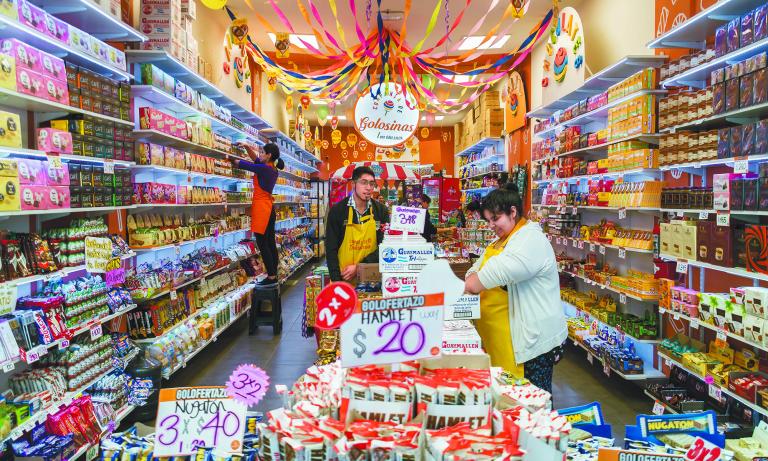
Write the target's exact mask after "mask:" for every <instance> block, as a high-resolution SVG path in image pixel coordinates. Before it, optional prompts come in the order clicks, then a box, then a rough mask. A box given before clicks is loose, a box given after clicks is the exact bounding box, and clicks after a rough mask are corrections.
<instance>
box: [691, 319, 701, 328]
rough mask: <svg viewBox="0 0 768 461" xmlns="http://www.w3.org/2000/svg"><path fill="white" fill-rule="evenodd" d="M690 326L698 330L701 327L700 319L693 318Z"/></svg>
mask: <svg viewBox="0 0 768 461" xmlns="http://www.w3.org/2000/svg"><path fill="white" fill-rule="evenodd" d="M690 327H691V328H693V329H694V330H698V329H699V321H698V320H696V319H691V325H690Z"/></svg>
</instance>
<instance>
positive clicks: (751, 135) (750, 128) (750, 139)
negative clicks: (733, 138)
mask: <svg viewBox="0 0 768 461" xmlns="http://www.w3.org/2000/svg"><path fill="white" fill-rule="evenodd" d="M754 148H755V125H754V124H752V123H748V124H746V125H744V126H742V127H741V155H752V154H753V153H754Z"/></svg>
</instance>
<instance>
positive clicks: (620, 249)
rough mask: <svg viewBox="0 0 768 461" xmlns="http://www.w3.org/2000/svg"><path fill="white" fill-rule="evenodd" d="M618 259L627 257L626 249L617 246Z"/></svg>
mask: <svg viewBox="0 0 768 461" xmlns="http://www.w3.org/2000/svg"><path fill="white" fill-rule="evenodd" d="M619 259H627V250H625V249H624V248H619Z"/></svg>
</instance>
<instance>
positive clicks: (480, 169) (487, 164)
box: [456, 138, 507, 203]
mask: <svg viewBox="0 0 768 461" xmlns="http://www.w3.org/2000/svg"><path fill="white" fill-rule="evenodd" d="M456 167H457V169H458V171H459V178H461V191H462V202H463V203H469V202H471V201H473V200H480V199H482V198H483V197H484V196H485V195H486V194H487V193H488V192H490V191H491V190H493V189H494V188H495V187H498V185H499V184H501V183H502V182H503V180H502V175H506V174H507V173H506V171H507V155H506V151H505V146H504V140H503V139H500V138H484V139H482V140H480V141H479V142H477V143H476V144H474V145H472V146H470V147H468V148H466V149H464V150H463V151H461V152H459V153H458V154H456Z"/></svg>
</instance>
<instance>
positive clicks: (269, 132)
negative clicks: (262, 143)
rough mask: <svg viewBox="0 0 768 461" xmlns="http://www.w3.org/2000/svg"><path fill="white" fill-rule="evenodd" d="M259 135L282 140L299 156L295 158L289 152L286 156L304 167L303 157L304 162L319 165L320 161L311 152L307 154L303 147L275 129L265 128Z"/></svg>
mask: <svg viewBox="0 0 768 461" xmlns="http://www.w3.org/2000/svg"><path fill="white" fill-rule="evenodd" d="M261 134H262V135H264V136H266V137H268V138H271V139H276V138H280V139H281V140H283V141H285V142H287V143H288V144H290V145H291V147H293V149H294V153H298V154H299V155H298V156H296V155H294V154H293V153H290V152H289V153H288V155H289V156H291V157H293V158H294V159H296V160H297V161H299V162H301V163H302V164H305V165H306V161H305V157H306V160H309V161H312V162H314V163H320V162H321V160H320V159H319V158H317V157H315V156H314V154H312V152H309V151H308V150H306V149H304V148H303V147H301V145H299V143H297V142H296V141H294V140H293V138H291V137H290V136H288V135H286V134H285V133H283V132H282V131H280V130H277V129H275V128H267V129H264V130H262V131H261ZM281 156H282V155H281ZM307 166H310V167H311V165H307ZM313 169H314V168H313ZM315 170H316V169H315Z"/></svg>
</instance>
